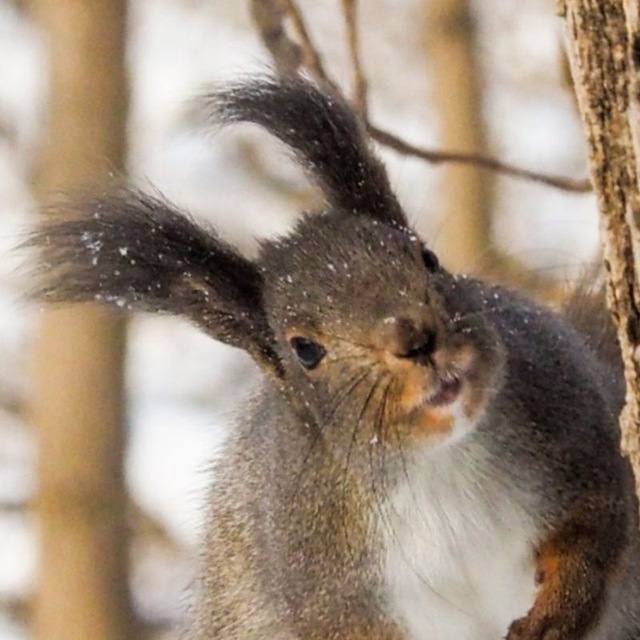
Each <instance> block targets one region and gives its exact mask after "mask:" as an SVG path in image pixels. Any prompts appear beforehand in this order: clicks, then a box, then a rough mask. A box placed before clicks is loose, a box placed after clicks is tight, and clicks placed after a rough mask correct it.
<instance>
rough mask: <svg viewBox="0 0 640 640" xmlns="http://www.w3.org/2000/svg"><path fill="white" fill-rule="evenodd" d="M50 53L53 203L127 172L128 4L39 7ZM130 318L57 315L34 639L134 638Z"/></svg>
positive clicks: (44, 405)
mask: <svg viewBox="0 0 640 640" xmlns="http://www.w3.org/2000/svg"><path fill="white" fill-rule="evenodd" d="M30 8H31V10H32V11H33V14H34V16H35V18H36V20H37V21H38V22H39V24H40V26H41V28H42V33H43V37H44V38H45V40H46V44H47V45H48V53H49V58H48V61H49V78H50V93H49V110H48V123H47V126H46V130H45V137H44V141H43V148H42V153H41V157H40V163H39V167H38V168H37V182H36V187H37V190H38V192H39V193H40V194H41V195H42V196H43V198H44V196H45V194H50V193H51V192H54V191H67V190H69V189H73V188H75V187H78V186H79V185H82V184H83V183H86V182H87V181H93V182H94V183H95V182H96V180H97V178H98V177H99V176H101V175H105V173H106V172H107V171H108V170H115V171H119V172H120V171H122V170H123V169H124V166H125V148H126V142H125V141H126V133H125V132H126V116H127V80H126V73H125V58H124V56H125V36H126V0H31V2H30ZM124 344H125V324H124V319H123V317H121V316H119V315H117V314H114V313H113V312H111V311H106V310H103V309H98V308H85V309H82V310H81V309H74V310H73V311H72V312H71V311H69V310H64V309H55V310H54V309H45V310H44V311H43V313H42V315H41V317H40V328H39V334H38V335H37V336H36V344H35V353H34V357H35V362H34V376H33V405H32V420H33V424H34V426H35V428H36V430H37V435H38V437H39V446H40V459H39V480H40V487H39V496H38V500H37V508H38V514H39V518H40V544H41V547H40V575H39V582H38V585H37V594H36V601H35V608H34V622H33V624H34V636H35V637H36V638H41V639H42V640H63V639H64V640H68V639H69V638H91V639H92V640H123V639H126V638H131V637H132V636H133V622H132V620H133V616H132V614H131V605H130V601H129V591H128V580H127V564H128V562H127V560H128V559H127V551H128V545H127V532H126V524H125V486H124V479H123V478H124V474H123V453H124V444H125V443H124V430H123V413H124V409H123V407H124V400H123V359H124Z"/></svg>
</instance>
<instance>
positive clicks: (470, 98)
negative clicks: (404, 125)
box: [426, 0, 494, 272]
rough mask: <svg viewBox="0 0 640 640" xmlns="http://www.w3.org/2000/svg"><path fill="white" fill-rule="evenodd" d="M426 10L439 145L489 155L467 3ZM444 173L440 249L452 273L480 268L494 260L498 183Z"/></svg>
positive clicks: (438, 1)
mask: <svg viewBox="0 0 640 640" xmlns="http://www.w3.org/2000/svg"><path fill="white" fill-rule="evenodd" d="M426 6H427V10H428V24H427V37H426V42H427V53H428V56H429V60H430V63H431V69H432V71H433V86H434V92H433V96H434V100H435V106H436V110H437V113H438V116H439V124H440V146H441V147H443V148H444V149H447V150H452V151H463V152H473V153H481V154H484V155H490V154H488V153H487V142H486V133H485V125H484V121H483V116H482V72H481V69H480V65H479V57H480V56H479V55H478V51H477V49H476V47H475V44H476V37H475V31H476V25H475V23H474V19H473V16H472V13H471V9H470V6H469V2H468V0H430V1H429V2H428V3H426ZM443 173H444V181H443V187H444V188H443V189H442V192H443V194H444V202H443V204H442V216H443V217H442V223H441V225H442V226H441V229H440V230H439V232H438V237H437V249H438V250H439V251H440V252H441V253H442V255H443V256H444V262H445V263H446V265H447V267H448V268H449V269H451V270H453V271H457V272H460V271H467V270H469V269H470V268H471V269H477V268H478V267H479V266H480V263H481V262H482V261H485V260H486V261H490V257H491V246H492V234H491V230H492V222H491V212H492V209H493V189H494V179H493V177H492V176H491V175H489V174H488V173H487V172H483V171H480V170H479V169H478V168H476V167H472V166H469V165H462V164H449V165H448V166H447V167H446V168H444V169H443Z"/></svg>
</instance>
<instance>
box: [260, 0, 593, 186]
mask: <svg viewBox="0 0 640 640" xmlns="http://www.w3.org/2000/svg"><path fill="white" fill-rule="evenodd" d="M281 2H282V5H281V7H282V8H278V9H277V10H276V9H275V8H274V6H275V5H274V2H273V0H253V3H254V4H262V5H263V7H261V10H263V11H268V12H270V15H269V24H272V21H273V20H276V19H278V20H280V31H279V38H282V39H286V40H288V41H289V43H291V44H295V43H294V42H293V41H292V40H291V39H290V37H289V36H287V34H286V32H285V30H284V25H283V24H282V23H283V21H284V18H285V17H288V18H289V19H290V20H291V22H292V24H293V26H294V28H295V31H296V33H297V35H298V38H299V39H300V44H299V45H298V46H299V47H300V48H301V50H302V66H304V67H306V68H307V69H308V71H309V73H310V74H311V75H312V77H313V78H314V79H315V80H316V82H318V84H320V85H324V86H327V87H329V88H331V89H332V90H333V91H335V92H337V93H339V94H340V93H342V92H341V90H340V88H339V87H338V86H337V85H336V83H335V82H334V81H333V80H332V79H331V77H330V76H329V75H328V74H327V72H326V70H325V68H324V64H323V62H322V57H321V55H320V53H319V52H318V48H317V47H316V46H315V44H314V43H313V41H312V40H311V36H310V35H309V31H308V30H307V27H306V25H305V22H304V18H303V17H302V13H301V12H300V9H299V8H298V6H297V5H296V3H295V0H281ZM342 2H343V7H344V11H345V20H346V22H347V28H348V30H349V40H350V48H351V57H352V62H353V65H354V78H356V104H357V101H358V100H361V101H363V100H364V101H365V102H364V103H363V104H366V80H365V79H364V74H363V72H362V67H361V65H360V63H359V57H358V53H357V36H356V35H355V34H356V27H355V6H354V5H355V0H342ZM254 19H255V21H256V25H257V27H258V30H259V32H260V35H261V36H262V39H263V41H264V43H265V46H266V47H267V49H268V50H269V52H270V53H271V55H272V56H273V58H274V61H275V63H276V67H277V69H278V70H279V69H280V68H281V67H282V66H284V62H283V61H282V60H279V59H278V56H280V55H282V54H281V53H278V52H279V51H280V50H281V48H282V47H274V46H273V45H272V44H270V43H271V41H272V38H273V36H272V34H270V33H269V32H268V31H267V30H265V25H266V24H267V22H266V21H265V20H262V21H259V20H258V19H257V18H255V13H254ZM288 46H289V45H288ZM297 70H298V69H296V71H297ZM360 82H361V83H363V86H364V89H363V88H362V87H361V88H357V87H358V86H359V85H358V84H357V83H360ZM362 91H364V93H361V92H362ZM359 92H360V93H359ZM361 113H362V111H361ZM364 121H365V126H366V128H367V131H368V132H369V134H370V135H371V137H372V138H373V139H374V140H376V141H377V142H379V143H380V144H383V145H384V146H386V147H389V148H390V149H393V150H394V151H397V152H398V153H401V154H403V155H408V156H414V157H416V158H421V159H422V160H425V161H426V162H430V163H431V164H439V163H444V162H455V163H458V164H468V165H473V166H476V167H479V168H482V169H486V170H488V171H495V172H496V173H501V174H503V175H507V176H511V177H514V178H521V179H524V180H529V181H532V182H538V183H540V184H545V185H547V186H549V187H553V188H555V189H560V190H562V191H568V192H571V193H588V192H590V191H591V190H592V187H591V182H590V181H589V180H588V179H582V180H579V179H574V178H565V177H562V176H553V175H548V174H545V173H539V172H537V171H530V170H529V169H522V168H520V167H515V166H513V165H511V164H509V163H507V162H502V161H500V160H496V159H495V158H490V157H487V156H483V155H481V154H474V153H456V152H449V151H432V150H429V149H424V148H422V147H418V146H416V145H414V144H411V143H409V142H406V141H404V140H402V139H400V138H398V137H397V136H395V135H393V134H391V133H388V132H387V131H384V130H383V129H379V128H378V127H375V126H374V125H372V124H370V123H369V122H368V121H367V120H366V118H365V120H364Z"/></svg>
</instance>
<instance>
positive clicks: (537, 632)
mask: <svg viewBox="0 0 640 640" xmlns="http://www.w3.org/2000/svg"><path fill="white" fill-rule="evenodd" d="M568 637H569V636H565V635H564V634H563V633H562V631H561V629H560V628H558V627H557V626H556V625H555V624H554V620H553V619H552V618H551V617H549V616H543V617H539V616H536V615H535V614H533V611H531V612H530V613H529V615H527V616H525V617H524V618H519V619H518V620H514V621H513V622H512V623H511V626H510V627H509V632H508V633H507V637H506V640H561V639H562V640H565V638H568Z"/></svg>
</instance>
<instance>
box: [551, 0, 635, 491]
mask: <svg viewBox="0 0 640 640" xmlns="http://www.w3.org/2000/svg"><path fill="white" fill-rule="evenodd" d="M625 4H626V5H627V9H628V10H629V11H630V12H631V13H634V14H635V13H636V12H637V7H636V8H634V5H635V3H633V2H625V1H624V0H566V1H562V2H560V4H559V9H560V12H561V14H562V15H564V17H565V23H566V34H567V41H568V46H569V54H570V61H571V71H572V75H573V78H574V84H575V87H576V93H577V97H578V106H579V109H580V114H581V117H582V120H583V123H584V126H585V132H586V136H587V141H588V148H589V166H590V173H591V179H592V182H593V187H594V191H595V193H596V198H597V201H598V207H599V209H600V216H601V229H602V243H603V252H604V268H605V273H606V278H607V297H608V304H609V308H610V310H611V313H612V316H613V319H614V321H615V323H616V326H617V330H618V339H619V341H620V345H621V348H622V356H623V359H624V368H625V378H626V384H627V402H626V406H625V409H624V411H623V413H622V416H621V420H620V423H621V429H622V448H623V451H624V452H625V454H626V455H628V456H629V458H630V460H631V463H632V465H633V468H634V473H635V477H636V491H637V492H638V494H639V495H640V431H639V427H640V289H639V286H638V282H639V281H638V273H639V268H640V260H639V255H638V251H639V250H640V199H639V194H638V169H639V167H638V157H637V155H636V152H635V145H634V136H633V129H634V127H636V126H637V121H636V118H637V115H635V114H637V100H638V95H637V91H636V89H635V85H636V81H635V77H636V75H637V68H634V50H637V47H636V46H633V43H637V41H638V35H637V31H636V28H637V16H636V17H634V16H632V15H631V13H630V15H629V17H628V18H629V19H627V16H626V15H625ZM636 64H637V60H636Z"/></svg>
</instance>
